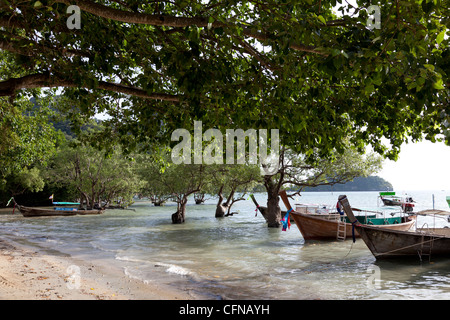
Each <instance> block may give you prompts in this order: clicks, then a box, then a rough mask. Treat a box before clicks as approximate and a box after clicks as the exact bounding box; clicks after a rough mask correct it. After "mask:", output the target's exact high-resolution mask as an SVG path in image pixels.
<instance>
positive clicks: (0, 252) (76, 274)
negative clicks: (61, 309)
mask: <svg viewBox="0 0 450 320" xmlns="http://www.w3.org/2000/svg"><path fill="white" fill-rule="evenodd" d="M0 299H1V300H192V299H196V297H195V296H194V295H193V294H190V293H189V292H188V291H183V290H181V289H180V290H177V289H176V288H172V287H168V286H167V285H164V284H161V285H159V284H155V283H144V282H142V281H139V280H136V279H131V278H129V277H127V276H126V275H125V274H124V273H123V271H121V270H119V269H117V270H116V269H115V268H114V267H108V266H101V265H98V264H96V263H95V262H91V263H87V262H85V261H81V260H78V259H75V258H72V257H59V256H54V255H48V254H44V253H39V252H36V251H33V250H30V249H28V248H24V247H21V246H18V245H17V244H12V243H8V242H5V241H2V240H0Z"/></svg>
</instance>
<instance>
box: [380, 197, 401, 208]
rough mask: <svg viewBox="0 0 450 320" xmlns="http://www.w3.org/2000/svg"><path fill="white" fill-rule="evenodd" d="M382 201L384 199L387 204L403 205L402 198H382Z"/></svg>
mask: <svg viewBox="0 0 450 320" xmlns="http://www.w3.org/2000/svg"><path fill="white" fill-rule="evenodd" d="M381 201H383V204H384V205H385V206H401V205H402V202H401V201H400V200H392V199H386V198H381Z"/></svg>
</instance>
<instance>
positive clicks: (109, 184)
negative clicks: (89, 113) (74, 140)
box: [46, 145, 141, 208]
mask: <svg viewBox="0 0 450 320" xmlns="http://www.w3.org/2000/svg"><path fill="white" fill-rule="evenodd" d="M134 165H135V163H134V161H132V160H130V159H127V158H125V157H124V156H122V154H121V152H120V150H117V151H116V152H114V153H113V154H110V155H108V156H106V154H105V152H102V151H99V150H97V149H95V148H93V147H88V146H82V145H80V146H77V147H71V146H70V145H64V146H62V147H61V148H60V149H59V150H58V152H57V154H56V155H55V157H54V158H53V159H52V164H51V166H50V167H49V168H48V169H47V172H46V178H47V181H48V183H49V185H50V187H51V188H53V189H62V188H66V189H68V190H69V192H70V193H71V194H72V197H73V198H72V200H74V199H80V198H81V200H82V201H86V205H87V207H88V208H92V207H93V206H94V205H95V204H99V205H100V206H104V205H107V204H112V203H113V202H114V201H120V203H121V204H122V205H124V206H128V205H130V204H131V203H132V202H133V196H134V194H135V193H136V192H138V191H139V189H140V187H141V181H140V180H139V179H138V177H137V176H136V174H135V173H134Z"/></svg>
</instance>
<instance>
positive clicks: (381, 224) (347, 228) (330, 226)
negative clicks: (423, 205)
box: [290, 211, 415, 240]
mask: <svg viewBox="0 0 450 320" xmlns="http://www.w3.org/2000/svg"><path fill="white" fill-rule="evenodd" d="M290 214H291V216H292V217H293V218H294V221H295V224H296V225H297V227H298V229H299V230H300V232H301V233H302V235H303V238H304V239H305V240H325V239H338V240H345V239H347V238H351V237H352V235H353V234H352V224H351V223H350V220H349V219H348V218H347V217H344V216H341V215H340V214H328V215H319V214H314V215H313V214H308V213H299V212H295V211H292V212H291V213H290ZM414 218H415V217H414V216H410V217H392V218H375V217H374V216H358V217H357V219H358V221H359V223H362V224H367V225H373V226H374V227H375V228H377V229H380V228H384V229H393V230H405V231H406V230H409V229H410V228H411V227H412V226H413V225H414V222H415V219H414ZM354 235H355V237H359V234H358V233H357V232H356V233H354Z"/></svg>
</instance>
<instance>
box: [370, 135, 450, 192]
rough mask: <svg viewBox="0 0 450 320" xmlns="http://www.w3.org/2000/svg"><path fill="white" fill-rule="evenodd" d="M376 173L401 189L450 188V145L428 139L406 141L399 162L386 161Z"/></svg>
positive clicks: (397, 189)
mask: <svg viewBox="0 0 450 320" xmlns="http://www.w3.org/2000/svg"><path fill="white" fill-rule="evenodd" d="M377 175H378V176H380V177H382V178H384V179H385V180H387V181H389V182H390V183H392V185H393V186H394V190H396V191H400V192H401V191H403V190H448V191H450V146H446V145H445V144H444V143H432V142H429V141H423V142H419V143H408V144H404V145H403V146H402V149H401V152H400V156H399V159H398V160H397V162H394V161H389V160H385V162H384V166H383V170H382V171H381V172H379V173H378V174H377ZM449 195H450V194H449Z"/></svg>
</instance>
